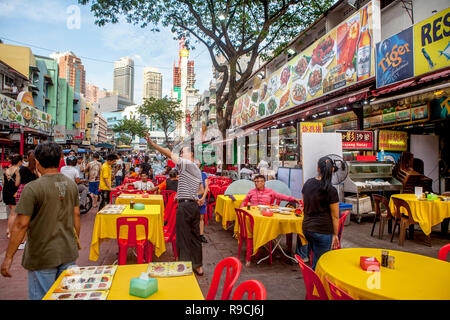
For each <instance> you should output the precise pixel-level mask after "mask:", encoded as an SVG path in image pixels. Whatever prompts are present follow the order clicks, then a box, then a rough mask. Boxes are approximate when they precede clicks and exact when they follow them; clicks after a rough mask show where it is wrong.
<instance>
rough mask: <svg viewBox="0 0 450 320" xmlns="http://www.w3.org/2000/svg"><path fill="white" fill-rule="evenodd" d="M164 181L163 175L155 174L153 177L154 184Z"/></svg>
mask: <svg viewBox="0 0 450 320" xmlns="http://www.w3.org/2000/svg"><path fill="white" fill-rule="evenodd" d="M164 181H166V177H165V176H162V175H157V176H156V177H155V182H156V185H158V184H161V183H163V182H164Z"/></svg>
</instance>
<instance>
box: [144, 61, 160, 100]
mask: <svg viewBox="0 0 450 320" xmlns="http://www.w3.org/2000/svg"><path fill="white" fill-rule="evenodd" d="M150 97H153V98H155V99H161V98H162V74H161V73H160V72H159V70H158V69H156V68H153V67H145V68H144V94H143V98H144V99H149V98H150Z"/></svg>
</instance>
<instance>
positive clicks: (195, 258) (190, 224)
mask: <svg viewBox="0 0 450 320" xmlns="http://www.w3.org/2000/svg"><path fill="white" fill-rule="evenodd" d="M146 140H147V142H148V144H149V145H150V146H151V147H152V148H154V149H156V150H157V151H159V152H160V153H161V154H163V155H165V156H166V157H168V158H171V159H172V160H173V162H175V163H176V164H177V166H178V169H179V172H180V176H179V179H178V188H177V196H176V198H177V201H178V207H177V216H176V221H175V232H176V247H177V253H178V258H179V259H180V261H192V269H193V271H194V273H195V274H197V275H199V276H203V256H202V240H201V238H200V208H199V205H203V203H204V200H203V201H202V199H198V195H203V184H202V175H201V172H200V169H199V168H198V167H197V165H196V164H195V163H194V153H193V151H192V150H189V148H188V147H184V148H183V149H182V150H181V152H180V156H178V155H176V154H175V153H172V152H171V151H170V150H169V149H166V148H163V147H161V146H159V145H157V144H156V143H155V142H153V141H152V140H151V139H150V136H149V135H148V134H146Z"/></svg>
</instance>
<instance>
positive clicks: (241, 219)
mask: <svg viewBox="0 0 450 320" xmlns="http://www.w3.org/2000/svg"><path fill="white" fill-rule="evenodd" d="M235 211H236V216H237V219H238V223H239V247H238V254H237V257H238V259H239V257H240V255H241V249H242V243H243V242H244V241H246V243H247V254H246V257H245V265H246V266H247V267H249V266H250V257H251V255H252V252H253V238H249V235H248V230H249V229H248V227H247V219H248V221H249V223H250V231H251V233H252V235H253V226H254V225H255V221H254V219H253V216H252V215H251V214H249V213H248V212H247V211H245V210H242V209H238V208H236V209H235ZM269 261H270V264H272V241H269Z"/></svg>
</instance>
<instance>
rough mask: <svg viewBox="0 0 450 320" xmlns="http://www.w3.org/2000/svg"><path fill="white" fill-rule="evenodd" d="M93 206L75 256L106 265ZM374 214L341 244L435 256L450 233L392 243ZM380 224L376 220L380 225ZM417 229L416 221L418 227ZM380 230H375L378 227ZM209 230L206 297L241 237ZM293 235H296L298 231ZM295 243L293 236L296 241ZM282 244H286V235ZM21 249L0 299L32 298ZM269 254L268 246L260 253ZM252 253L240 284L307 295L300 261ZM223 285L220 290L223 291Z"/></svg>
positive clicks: (203, 282)
mask: <svg viewBox="0 0 450 320" xmlns="http://www.w3.org/2000/svg"><path fill="white" fill-rule="evenodd" d="M95 212H96V211H95V208H93V209H92V210H91V211H90V212H89V213H87V214H85V215H82V216H81V237H80V242H81V246H82V249H81V250H80V255H79V258H78V260H77V265H79V266H89V265H106V264H112V263H114V262H115V261H116V260H117V251H118V249H117V243H116V242H115V241H114V240H110V241H107V242H103V243H102V244H101V246H100V258H99V260H98V261H95V262H94V261H90V260H89V250H90V243H91V238H92V229H93V226H94V220H95ZM372 221H373V220H372V218H367V219H364V220H363V221H362V222H361V224H357V223H356V222H353V221H352V222H351V223H350V225H348V226H345V227H344V231H343V235H342V241H341V242H342V243H341V246H342V248H352V247H360V248H386V249H388V250H399V251H407V252H412V253H417V254H422V255H425V256H430V257H434V258H437V257H438V252H439V249H440V248H441V247H442V246H443V245H445V244H447V243H449V242H450V236H448V235H447V236H446V237H443V236H442V235H441V234H440V233H439V231H440V225H438V226H435V227H433V231H434V232H433V233H432V236H431V239H432V247H427V246H426V245H424V238H425V237H424V234H423V233H421V232H420V231H418V232H415V234H414V240H406V241H405V245H404V247H399V246H398V237H397V235H396V236H395V238H394V241H393V242H392V243H391V242H390V241H389V240H390V235H388V234H387V231H386V234H385V235H384V237H383V239H381V240H380V239H378V237H377V236H374V237H371V236H370V231H371V228H372ZM6 222H7V220H6V219H5V220H0V262H3V258H4V256H5V251H6V248H7V246H8V239H7V237H6V225H7V224H6ZM377 226H378V225H377ZM416 229H418V227H416ZM375 233H376V232H375ZM205 236H206V238H207V240H208V243H206V244H203V262H204V271H205V276H203V277H198V278H197V279H198V283H199V285H200V288H201V290H202V292H203V295H204V296H205V297H206V294H207V292H208V289H209V284H210V283H211V280H212V276H213V272H214V268H215V266H216V265H217V263H218V262H219V261H220V260H222V259H224V258H226V257H229V256H237V248H238V246H237V241H236V240H235V239H234V238H233V232H232V228H231V229H230V230H224V229H223V228H222V225H221V223H217V222H215V221H208V225H207V226H206V228H205ZM294 239H295V237H294ZM293 242H294V244H293V247H294V248H295V240H294V241H293ZM282 244H285V237H283V240H282ZM22 254H23V251H22V250H20V251H17V253H16V255H15V257H14V261H13V265H12V268H11V272H12V275H13V277H12V278H4V277H2V276H0V300H26V299H28V291H27V290H28V289H27V288H28V284H27V271H26V270H25V269H23V267H22V266H21V260H22ZM264 255H265V252H264V250H263V251H262V256H264ZM244 259H245V246H244V248H243V252H242V253H241V257H240V260H241V261H242V262H243V264H244ZM153 261H174V257H173V253H172V246H171V245H170V244H166V252H164V253H163V254H162V255H161V256H160V257H153ZM255 261H256V260H255V259H254V258H253V259H252V263H251V266H250V267H245V266H243V268H242V272H241V275H240V277H239V279H238V282H237V284H236V286H237V285H239V284H240V283H241V282H243V281H245V280H249V279H257V280H259V281H261V282H262V283H263V285H264V286H265V287H266V290H267V299H268V300H303V299H304V297H305V293H306V292H305V286H304V283H303V278H302V274H301V271H300V268H299V266H298V264H295V263H291V260H289V259H288V258H285V257H284V256H282V255H281V253H278V252H275V254H274V257H273V264H272V265H270V264H269V261H268V259H267V260H266V261H264V262H262V263H261V264H259V265H257V264H256V262H255ZM133 263H136V257H135V256H134V254H133V251H132V250H129V251H128V264H133ZM220 290H221V289H219V291H218V292H220Z"/></svg>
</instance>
